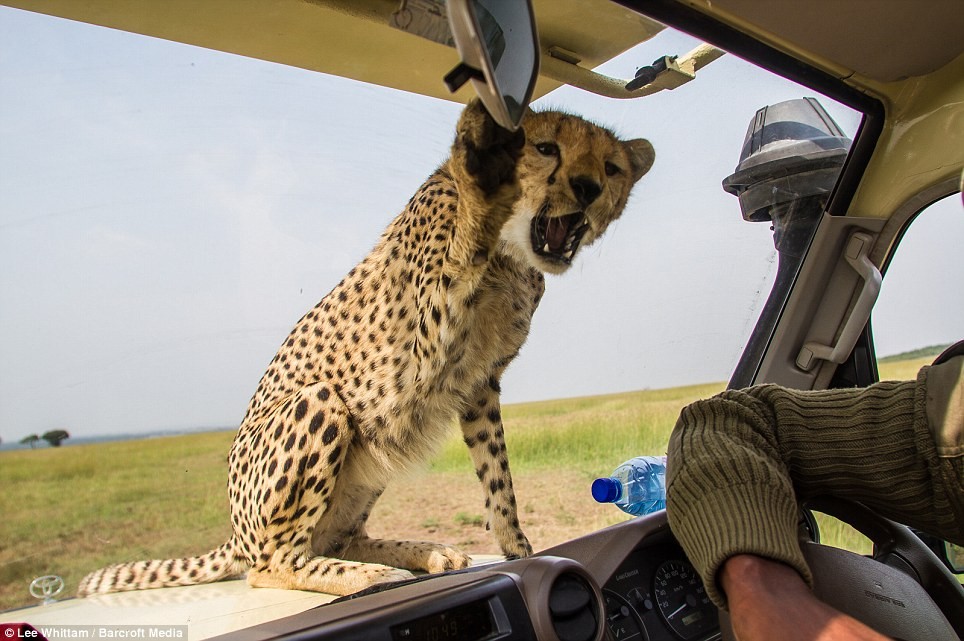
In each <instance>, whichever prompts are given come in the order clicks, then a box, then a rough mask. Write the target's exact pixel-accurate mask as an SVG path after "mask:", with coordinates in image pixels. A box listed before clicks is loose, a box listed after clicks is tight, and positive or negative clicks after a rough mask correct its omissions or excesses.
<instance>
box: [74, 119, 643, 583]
mask: <svg viewBox="0 0 964 641" xmlns="http://www.w3.org/2000/svg"><path fill="white" fill-rule="evenodd" d="M523 127H524V131H525V133H522V130H520V131H519V132H517V133H515V134H513V133H510V132H507V131H505V130H503V129H501V128H499V127H498V126H497V125H495V123H494V122H493V121H492V120H491V118H489V116H488V115H487V114H486V112H485V110H484V109H483V108H482V107H481V105H480V103H478V102H477V101H476V102H473V103H470V104H469V106H468V107H466V109H465V110H464V111H463V113H462V116H461V118H460V120H459V123H458V125H457V133H456V139H455V143H454V144H453V146H452V152H451V156H450V158H449V159H448V160H447V161H446V162H445V163H444V164H443V165H442V166H441V167H440V168H439V169H438V171H436V172H435V173H434V174H433V175H432V176H431V177H430V178H429V179H428V180H427V181H426V182H425V184H423V185H422V187H421V188H420V189H419V190H418V192H417V193H416V194H415V195H414V196H413V197H412V199H411V200H410V201H409V202H408V205H407V206H406V207H405V209H404V211H403V212H402V213H401V214H400V215H399V216H398V217H397V218H396V219H395V220H394V221H393V222H392V223H391V224H390V225H389V226H388V228H387V229H386V230H385V232H384V233H383V235H382V237H381V239H380V240H379V242H378V244H377V245H376V246H375V248H374V249H373V250H372V252H371V253H370V254H369V255H368V256H367V257H366V258H365V259H364V260H363V261H362V262H361V263H360V264H359V265H358V266H356V267H355V268H354V269H352V270H351V271H350V272H349V273H348V275H347V276H346V277H345V279H344V280H342V282H341V283H339V284H338V285H337V286H336V287H335V288H334V289H333V290H332V291H331V293H329V294H328V295H327V296H326V297H325V298H324V299H323V300H322V301H321V302H320V303H318V305H316V306H315V307H314V308H313V309H311V310H310V311H309V312H308V313H307V314H306V315H305V316H304V317H302V319H301V320H300V321H299V322H298V324H297V325H296V326H295V328H294V330H293V331H292V332H291V334H290V335H289V336H288V338H287V339H286V341H285V342H284V344H283V345H282V346H281V349H280V350H279V351H278V353H277V355H276V356H275V358H274V360H273V361H272V362H271V365H270V366H269V368H268V370H267V372H266V373H265V374H264V377H263V378H262V379H261V383H260V385H259V386H258V389H257V391H256V392H255V394H254V397H253V398H252V400H251V403H250V405H249V407H248V410H247V413H246V415H245V417H244V420H243V421H242V423H241V426H240V430H239V431H238V434H237V437H236V438H235V441H234V444H233V445H232V447H231V452H230V455H229V475H230V479H229V482H228V490H229V497H230V509H231V520H232V525H233V530H234V534H233V536H232V538H231V540H230V541H228V542H227V543H225V544H224V545H222V546H221V547H219V548H217V549H216V550H213V551H211V552H209V553H208V554H205V555H203V556H198V557H193V558H187V559H170V560H159V561H141V562H135V563H127V564H122V565H116V566H111V567H109V568H105V569H102V570H98V571H97V572H94V573H92V574H90V575H88V576H87V577H86V578H85V579H84V580H83V582H82V583H81V587H80V593H81V594H91V593H98V592H111V591H118V590H133V589H140V588H154V587H162V586H173V585H187V584H194V583H203V582H210V581H216V580H219V579H222V578H226V577H229V576H236V575H240V574H243V573H244V572H245V571H248V575H247V576H248V582H249V583H250V584H251V585H253V586H270V587H280V588H297V589H305V590H316V591H321V592H328V593H332V594H349V593H352V592H355V591H357V590H360V589H362V588H365V587H367V586H369V585H372V584H374V583H378V582H384V581H392V580H395V579H400V578H406V577H409V576H411V574H410V572H409V570H425V571H428V572H438V571H444V570H449V569H455V568H462V567H465V566H466V565H468V564H469V557H467V556H466V555H465V554H463V553H462V552H460V551H458V550H456V549H454V548H451V547H449V546H446V545H441V544H436V543H425V542H411V541H386V540H378V539H373V538H370V537H369V536H368V533H367V531H366V523H367V520H368V516H369V514H370V512H371V509H372V507H373V505H374V504H375V501H376V500H377V499H378V497H379V496H380V495H381V493H382V491H383V490H384V488H385V487H386V485H387V484H388V483H389V482H390V481H391V480H392V479H393V478H394V477H395V476H396V475H397V474H399V473H400V472H402V471H404V470H406V469H408V468H410V467H412V466H415V465H418V464H421V463H423V462H424V461H425V460H426V459H427V458H428V457H429V456H430V454H431V453H432V452H433V451H434V448H435V447H436V445H437V444H438V443H439V441H440V440H441V439H442V438H443V437H444V436H445V434H446V433H447V431H448V429H450V426H451V424H452V423H453V421H454V419H455V418H456V417H457V418H458V420H459V422H460V424H461V429H462V433H463V437H464V439H465V443H466V444H467V445H468V447H469V450H470V452H471V456H472V460H473V462H474V465H475V469H476V473H477V475H478V477H479V480H480V481H481V483H482V488H483V491H484V494H485V505H486V509H487V512H488V525H489V528H490V529H491V530H492V532H493V533H494V536H495V537H496V539H497V540H498V542H499V545H500V546H501V548H502V551H503V553H504V554H505V555H506V556H508V557H520V556H526V555H528V554H530V553H531V552H532V549H531V547H530V545H529V541H528V540H527V539H526V537H525V535H524V534H523V533H522V530H521V528H520V526H519V520H518V517H517V510H516V499H515V495H514V492H513V489H512V478H511V475H510V473H509V462H508V458H507V454H506V447H505V439H504V432H503V426H502V417H501V411H500V405H499V391H500V390H499V381H500V379H501V377H502V373H503V371H504V370H505V368H506V367H507V366H508V365H509V363H510V362H511V361H512V360H513V358H515V355H516V354H517V353H518V351H519V349H520V347H521V346H522V343H523V342H524V341H525V339H526V336H527V334H528V331H529V324H530V320H531V318H532V314H533V312H534V311H535V309H536V306H537V305H538V303H539V300H540V298H541V297H542V293H543V287H544V281H543V272H549V273H560V272H563V271H565V269H566V268H567V267H568V266H569V265H570V264H571V262H572V260H573V257H574V255H575V254H576V253H577V252H578V251H579V249H580V248H581V247H583V246H585V245H586V244H588V243H590V242H592V241H593V240H594V239H595V238H597V237H599V236H600V235H601V234H602V233H603V232H604V231H605V229H606V227H607V226H608V225H609V224H610V223H611V222H612V221H613V220H615V219H616V218H617V217H618V216H619V215H620V214H621V213H622V211H623V208H624V206H625V204H626V200H627V198H628V196H629V192H630V189H631V187H632V186H633V184H634V183H635V182H636V181H637V180H638V179H639V178H640V177H641V176H642V175H643V174H644V173H646V171H648V170H649V168H650V166H651V164H652V161H653V149H652V146H651V145H650V144H649V143H648V142H647V141H645V140H633V141H628V142H623V141H619V140H618V139H617V138H616V137H615V136H614V135H613V134H612V133H611V132H610V131H608V130H606V129H604V128H601V127H598V126H596V125H593V124H590V123H588V122H586V121H585V120H582V119H581V118H578V117H576V116H571V115H567V114H562V113H558V112H543V113H529V114H527V115H526V117H525V120H524V123H523Z"/></svg>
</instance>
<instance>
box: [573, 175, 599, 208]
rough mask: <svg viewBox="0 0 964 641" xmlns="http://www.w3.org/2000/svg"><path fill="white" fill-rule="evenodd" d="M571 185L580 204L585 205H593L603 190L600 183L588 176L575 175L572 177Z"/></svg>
mask: <svg viewBox="0 0 964 641" xmlns="http://www.w3.org/2000/svg"><path fill="white" fill-rule="evenodd" d="M569 186H570V187H572V193H573V194H575V196H576V200H578V201H579V204H580V205H582V206H583V207H588V206H589V205H591V204H592V202H593V201H594V200H596V198H598V197H599V194H600V193H601V192H602V187H600V186H599V183H597V182H596V181H595V180H593V179H592V178H589V177H588V176H575V177H574V178H570V179H569Z"/></svg>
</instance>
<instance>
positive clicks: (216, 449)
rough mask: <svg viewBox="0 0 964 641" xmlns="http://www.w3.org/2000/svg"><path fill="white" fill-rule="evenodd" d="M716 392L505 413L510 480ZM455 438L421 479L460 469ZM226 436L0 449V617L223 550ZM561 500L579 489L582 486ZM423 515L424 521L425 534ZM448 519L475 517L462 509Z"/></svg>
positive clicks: (601, 399)
mask: <svg viewBox="0 0 964 641" xmlns="http://www.w3.org/2000/svg"><path fill="white" fill-rule="evenodd" d="M927 362H929V358H926V357H921V358H918V359H916V360H911V361H900V362H892V363H887V364H885V365H883V366H882V367H881V378H890V379H894V378H908V377H912V376H914V375H915V374H916V371H917V369H918V368H919V367H920V366H921V365H923V364H926V363H927ZM721 389H723V384H722V383H715V384H708V385H697V386H690V387H680V388H673V389H666V390H649V391H642V392H632V393H625V394H613V395H607V396H598V397H592V398H575V399H565V400H557V401H545V402H538V403H525V404H519V405H510V406H506V407H505V408H503V414H504V418H505V423H506V425H507V426H508V427H507V434H506V439H507V445H508V449H509V454H510V460H511V463H512V470H513V473H514V474H515V475H517V476H519V475H522V474H538V472H539V470H541V469H547V468H553V467H557V468H564V469H568V470H571V471H575V472H577V474H578V477H577V478H579V479H581V481H582V480H585V481H587V482H588V481H589V480H590V479H592V478H593V477H595V476H597V475H598V474H599V473H600V472H608V471H609V470H611V469H612V468H613V467H615V465H617V464H619V463H620V462H622V461H624V460H626V459H628V458H630V457H632V456H636V455H638V454H657V453H663V452H665V450H666V443H667V441H668V438H669V433H670V431H671V430H672V428H673V425H674V424H675V422H676V418H677V416H678V415H679V411H680V409H681V408H682V407H683V406H684V405H685V404H687V403H689V402H691V401H693V400H696V399H698V398H704V397H707V396H710V395H712V394H714V393H716V392H718V391H720V390H721ZM457 432H458V430H456V429H453V436H452V437H451V439H450V440H449V441H448V442H446V443H445V444H444V446H443V447H442V449H441V452H440V453H439V456H438V457H437V458H436V459H435V461H434V462H433V463H432V464H431V466H430V470H429V472H428V473H427V474H428V475H431V474H432V473H433V472H434V473H449V472H459V473H463V472H465V471H467V470H471V469H472V467H471V464H470V463H469V461H468V454H467V451H466V447H465V445H464V444H463V443H462V441H461V438H460V437H459V436H458V434H457ZM233 436H234V435H233V433H231V432H214V433H204V434H194V435H188V436H177V437H169V438H157V439H148V440H139V441H121V442H111V443H101V444H96V445H76V446H66V447H60V448H41V449H36V450H17V451H7V452H0V487H2V488H3V492H2V493H0V514H2V518H0V610H2V609H6V608H10V607H16V606H20V605H26V604H29V603H32V599H31V598H30V597H29V596H27V591H26V590H27V585H28V583H29V581H30V580H31V579H32V578H34V577H36V576H40V575H44V574H59V575H61V576H63V577H64V579H65V580H66V581H67V584H68V585H69V586H71V589H72V588H73V587H74V586H76V585H77V583H78V582H79V580H80V579H81V578H82V577H83V575H84V574H86V573H87V572H89V571H91V570H94V569H96V568H98V567H101V566H103V565H108V564H110V563H116V562H119V561H122V560H135V559H150V558H172V557H179V556H187V555H193V554H197V553H200V552H203V551H206V550H208V549H211V548H213V547H215V546H217V545H220V544H221V543H223V542H224V541H225V540H227V538H228V537H229V535H230V526H229V522H228V513H227V498H226V497H227V492H226V489H225V483H226V475H227V464H226V456H227V452H228V448H229V446H230V443H231V440H232V438H233ZM581 481H580V483H581ZM572 491H574V492H585V485H584V484H581V485H580V487H578V488H572ZM530 500H531V499H530ZM471 509H472V510H474V509H475V506H474V505H473V506H471ZM433 518H435V517H433V516H431V515H430V514H426V516H425V517H424V524H425V525H426V527H428V526H430V525H432V523H433V521H432V519H433ZM454 518H455V520H456V522H458V523H460V524H462V523H464V524H475V523H478V522H480V521H481V520H482V517H481V515H478V514H476V513H475V512H474V511H469V512H461V513H458V514H456V516H455V517H454ZM434 524H435V525H438V521H434ZM822 527H823V528H824V529H825V531H824V534H823V540H824V542H828V543H832V544H836V545H840V546H842V547H845V548H847V549H853V550H856V551H866V549H867V544H866V542H865V541H863V540H862V539H861V538H860V537H859V536H858V535H856V534H855V533H853V532H852V531H848V530H847V528H845V527H843V526H840V525H839V524H834V523H832V522H827V523H826V525H824V526H822Z"/></svg>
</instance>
